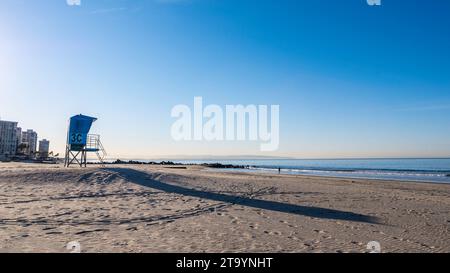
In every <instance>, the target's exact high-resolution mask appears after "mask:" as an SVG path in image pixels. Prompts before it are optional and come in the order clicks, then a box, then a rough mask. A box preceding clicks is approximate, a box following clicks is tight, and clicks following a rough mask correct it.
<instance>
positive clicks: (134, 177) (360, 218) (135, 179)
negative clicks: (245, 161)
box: [106, 168, 379, 224]
mask: <svg viewBox="0 0 450 273" xmlns="http://www.w3.org/2000/svg"><path fill="white" fill-rule="evenodd" d="M106 170H108V171H112V172H115V173H117V174H119V175H120V176H122V177H123V178H124V179H126V180H128V181H129V182H132V183H136V184H138V185H142V186H145V187H149V188H152V189H156V190H160V191H163V192H167V193H176V194H180V195H185V196H191V197H198V198H202V199H209V200H213V201H218V202H225V203H229V204H235V205H241V206H246V207H251V208H257V209H264V210H271V211H278V212H284V213H291V214H296V215H302V216H309V217H314V218H321V219H332V220H346V221H355V222H363V223H371V224H379V221H378V219H377V218H376V217H372V216H367V215H362V214H357V213H353V212H347V211H340V210H334V209H326V208H318V207H307V206H299V205H293V204H289V203H281V202H275V201H267V200H260V199H253V198H251V197H245V196H233V195H228V194H221V193H214V192H208V191H201V190H195V189H189V188H184V187H181V186H177V185H172V184H167V183H164V182H161V181H158V180H155V179H154V178H153V177H152V176H151V175H150V174H148V173H145V172H141V171H137V170H133V169H128V168H107V169H106Z"/></svg>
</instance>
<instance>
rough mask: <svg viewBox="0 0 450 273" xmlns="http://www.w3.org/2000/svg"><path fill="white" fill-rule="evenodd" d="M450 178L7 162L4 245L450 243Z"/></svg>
mask: <svg viewBox="0 0 450 273" xmlns="http://www.w3.org/2000/svg"><path fill="white" fill-rule="evenodd" d="M449 225H450V185H445V184H428V183H413V182H394V181H370V180H360V179H341V178H323V177H306V176H292V175H269V174H252V173H236V172H217V171H214V170H211V169H207V168H203V167H199V166H190V167H187V168H186V169H182V168H170V167H164V166H150V165H145V166H144V165H136V166H131V165H122V166H119V165H108V166H106V167H100V166H89V167H88V168H86V169H80V168H75V167H74V168H71V169H65V168H63V167H62V166H61V165H40V164H19V163H0V252H68V250H67V249H66V244H67V243H69V242H71V241H78V242H79V243H80V245H81V251H82V252H368V250H367V248H366V247H367V243H368V242H370V241H378V242H379V243H380V245H381V251H382V252H450V233H449Z"/></svg>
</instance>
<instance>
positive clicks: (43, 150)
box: [39, 139, 50, 158]
mask: <svg viewBox="0 0 450 273" xmlns="http://www.w3.org/2000/svg"><path fill="white" fill-rule="evenodd" d="M49 150H50V141H48V140H46V139H43V140H41V141H39V157H40V158H47V157H48V152H49Z"/></svg>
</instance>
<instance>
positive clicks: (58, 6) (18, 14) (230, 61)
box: [0, 0, 450, 158]
mask: <svg viewBox="0 0 450 273" xmlns="http://www.w3.org/2000/svg"><path fill="white" fill-rule="evenodd" d="M449 14H450V2H449V1H447V0H434V1H424V0H410V1H404V0H390V1H388V0H384V1H382V6H381V7H372V6H368V5H367V4H366V1H365V0H345V1H344V0H342V1H333V0H314V1H312V0H310V1H300V0H296V1H266V0H259V1H256V0H240V1H234V0H223V1H220V0H178V1H177V0H154V1H152V0H108V1H107V0H81V6H79V7H78V6H77V7H74V6H68V5H67V4H66V1H65V0H52V1H50V0H47V1H45V0H42V1H40V0H5V1H2V3H1V5H0V95H1V96H0V117H1V118H2V119H6V120H16V121H19V125H20V126H22V127H24V128H33V129H35V130H36V131H38V133H39V136H40V137H42V138H48V139H50V140H51V145H52V148H53V149H54V150H56V151H58V152H62V151H63V149H64V143H65V133H66V127H67V119H68V118H69V117H70V116H71V115H73V114H78V113H84V114H88V115H92V116H96V117H98V118H99V120H98V122H97V123H96V124H95V126H94V130H95V131H96V132H98V133H101V134H102V138H103V142H104V144H105V146H106V148H107V150H108V151H109V152H110V154H111V155H112V156H117V157H124V158H125V157H128V158H157V157H161V156H178V155H183V156H193V155H262V154H261V153H260V152H259V143H255V142H231V143H230V142H175V141H173V140H172V139H171V136H170V126H171V125H172V123H173V122H174V119H173V118H171V117H170V110H171V108H172V107H173V106H174V105H176V104H187V105H192V103H193V97H194V96H202V97H203V100H204V103H205V104H219V105H225V104H279V105H280V122H281V124H280V149H279V150H278V151H277V152H273V153H264V155H273V156H292V157H301V158H313V157H320V158H324V157H332V158H336V157H441V156H450V137H449V135H450V16H448V15H449Z"/></svg>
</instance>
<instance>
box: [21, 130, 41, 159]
mask: <svg viewBox="0 0 450 273" xmlns="http://www.w3.org/2000/svg"><path fill="white" fill-rule="evenodd" d="M37 140H38V135H37V133H36V132H35V131H33V130H30V129H29V130H27V131H23V132H22V143H25V144H27V145H28V149H27V153H26V154H27V155H31V156H33V155H34V154H35V153H36V151H37Z"/></svg>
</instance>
